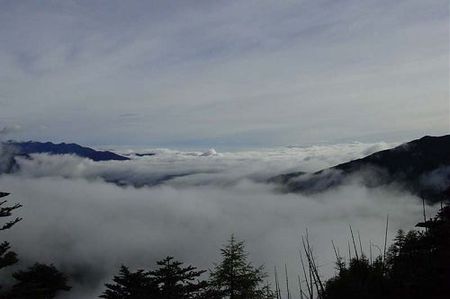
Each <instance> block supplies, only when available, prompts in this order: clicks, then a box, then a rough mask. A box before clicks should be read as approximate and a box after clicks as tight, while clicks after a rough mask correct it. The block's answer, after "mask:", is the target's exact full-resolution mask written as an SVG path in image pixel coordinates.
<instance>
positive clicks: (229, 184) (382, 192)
mask: <svg viewBox="0 0 450 299" xmlns="http://www.w3.org/2000/svg"><path fill="white" fill-rule="evenodd" d="M387 146H389V145H387V144H347V145H336V146H329V147H327V146H321V147H310V148H281V149H277V150H265V151H264V150H261V151H248V152H234V153H219V154H218V155H215V156H202V153H201V152H179V151H169V150H153V152H156V153H157V155H156V156H150V157H145V158H136V159H135V160H132V161H121V162H99V163H94V162H91V161H88V160H84V159H79V158H76V157H71V156H45V155H36V156H34V157H33V159H32V160H20V161H19V164H20V165H21V171H20V172H19V173H17V174H15V175H3V176H1V177H0V187H1V188H2V189H4V190H5V191H9V192H12V193H13V195H12V196H11V197H10V200H11V201H17V202H21V203H22V204H23V205H24V207H23V208H22V209H21V211H20V212H19V213H18V214H20V216H22V217H23V218H24V220H23V222H22V223H20V224H18V225H17V226H16V227H14V229H12V230H10V231H8V232H7V233H6V234H5V235H4V237H5V238H6V239H8V240H10V241H11V243H12V244H13V245H14V247H15V248H17V251H18V253H19V255H20V257H21V258H22V263H23V264H26V263H27V262H32V261H41V262H53V263H55V265H57V266H58V267H60V268H62V269H63V270H64V271H66V272H68V273H69V274H70V275H71V278H72V281H71V282H72V284H73V285H74V286H75V288H74V290H73V292H71V293H70V294H69V295H68V297H67V296H66V297H65V298H94V297H95V296H96V295H98V294H99V293H100V292H101V289H102V283H104V282H105V281H106V280H109V279H110V278H111V275H112V274H113V273H115V271H117V268H118V266H119V265H120V264H121V263H125V264H127V265H130V266H131V267H133V268H134V267H152V266H153V264H154V262H155V261H156V260H158V259H160V258H162V257H164V256H165V255H174V256H176V257H178V258H180V259H181V260H183V261H185V262H187V263H192V264H195V265H197V266H199V267H201V268H204V269H207V268H208V267H211V265H212V263H213V262H216V261H218V259H219V248H220V247H221V245H222V244H223V243H224V242H225V241H226V240H227V238H228V237H229V236H230V234H231V233H235V234H236V235H237V236H238V238H240V239H244V240H246V241H247V245H248V250H249V252H250V254H251V258H252V260H253V261H254V262H255V263H256V264H262V263H264V264H265V265H266V267H267V269H268V270H269V271H271V269H273V267H274V266H278V267H282V266H283V265H284V263H287V264H288V267H289V271H290V273H291V275H292V277H295V276H296V275H297V271H298V246H299V236H300V235H301V234H304V232H305V229H306V228H308V229H309V232H310V236H311V241H312V243H313V244H314V251H315V253H316V254H317V257H318V259H319V264H320V265H321V266H320V270H321V272H322V273H323V275H324V276H325V277H326V276H328V275H330V274H331V273H333V268H334V264H333V263H334V258H333V256H334V253H333V251H332V247H331V240H334V241H335V243H336V244H337V245H338V246H339V247H340V248H341V251H342V252H346V250H347V240H348V238H349V233H348V225H349V224H351V225H352V226H353V228H354V229H355V230H358V231H360V233H361V237H362V241H363V244H364V247H365V250H366V252H368V251H369V249H368V243H369V240H370V241H372V242H374V243H375V244H378V245H381V244H382V241H383V236H384V233H383V231H384V223H385V218H386V215H387V214H389V215H390V219H391V221H390V237H392V236H393V233H394V232H395V231H396V230H397V229H399V228H404V229H409V228H411V227H412V226H413V225H414V224H415V223H416V222H417V221H418V220H419V219H420V218H421V212H422V210H421V203H420V202H419V201H418V199H417V198H414V197H412V196H410V195H408V194H403V193H401V192H400V191H398V190H395V189H381V188H378V189H366V188H364V187H361V186H359V185H358V184H357V183H354V184H349V185H345V186H342V187H341V188H339V189H337V190H333V191H332V192H329V193H322V194H318V195H315V196H309V197H306V196H301V195H298V194H279V193H277V192H275V191H274V188H273V186H271V185H270V184H266V183H263V180H262V179H263V178H267V177H270V176H272V175H275V174H279V173H280V172H283V171H287V170H292V169H296V170H317V169H318V168H322V167H327V166H331V165H334V164H336V163H340V162H343V161H344V160H348V159H352V158H358V157H361V156H363V155H365V154H366V153H368V152H371V151H373V150H375V149H380V148H385V147H387ZM180 173H183V174H184V176H178V177H175V176H173V175H174V174H180ZM110 176H114V177H123V178H128V181H127V183H129V184H127V185H126V186H124V187H119V186H117V185H115V184H111V183H107V182H105V180H108V178H110ZM161 176H173V177H172V179H170V180H166V181H164V183H163V184H160V185H157V186H153V187H141V188H136V187H134V186H133V185H136V182H141V181H146V180H152V179H153V178H155V177H161ZM429 213H430V214H431V211H429ZM373 250H374V251H376V249H375V248H374V249H373Z"/></svg>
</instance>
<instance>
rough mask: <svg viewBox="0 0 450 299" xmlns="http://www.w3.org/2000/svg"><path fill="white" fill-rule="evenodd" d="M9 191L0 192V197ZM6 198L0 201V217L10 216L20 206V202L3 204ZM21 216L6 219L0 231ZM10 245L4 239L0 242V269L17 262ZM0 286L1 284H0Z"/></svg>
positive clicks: (8, 227) (19, 219)
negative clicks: (11, 204)
mask: <svg viewBox="0 0 450 299" xmlns="http://www.w3.org/2000/svg"><path fill="white" fill-rule="evenodd" d="M8 195H9V193H5V192H0V198H2V197H6V196H8ZM6 203H7V201H6V200H4V201H1V202H0V217H10V216H11V215H12V212H13V211H14V210H16V209H19V208H20V207H22V205H20V204H15V205H13V206H5V204H6ZM21 220H22V218H15V219H14V220H11V221H8V222H6V223H5V224H3V225H2V226H1V227H0V231H2V230H7V229H10V228H11V227H12V226H13V225H15V224H16V223H17V222H19V221H21ZM10 249H11V246H10V244H9V243H8V242H6V241H4V242H2V243H1V244H0V269H3V268H5V267H8V266H11V265H14V264H15V263H17V262H18V259H17V254H16V253H15V252H14V251H11V250H10ZM0 288H1V286H0Z"/></svg>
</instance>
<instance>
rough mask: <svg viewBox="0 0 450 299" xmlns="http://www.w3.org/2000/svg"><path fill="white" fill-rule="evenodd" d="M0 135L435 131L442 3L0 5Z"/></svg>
mask: <svg viewBox="0 0 450 299" xmlns="http://www.w3.org/2000/svg"><path fill="white" fill-rule="evenodd" d="M0 105H1V106H0V107H1V108H0V133H1V132H2V131H3V132H8V133H13V134H10V138H18V139H21V138H23V139H36V140H53V141H75V142H79V143H83V144H91V145H101V144H114V145H152V146H174V147H195V146H200V147H210V146H214V147H219V148H220V147H221V146H237V147H239V146H242V147H244V146H272V145H288V144H312V143H321V142H331V143H333V142H344V141H353V140H360V141H369V140H370V141H375V140H397V139H398V140H403V139H408V138H413V137H420V136H421V135H424V134H432V135H439V134H445V133H447V132H448V131H449V10H448V1H447V0H428V1H423V0H407V1H401V0H396V1H392V0H377V1H375V0H373V1H370V0H367V1H361V0H342V1H335V0H329V1H322V0H309V1H301V0H298V1H263V0H259V1H230V0H227V1H210V0H209V1H186V0H183V1H132V0H127V1H119V0H117V1H116V0H107V1H106V0H104V1H102V0H98V1H92V0H89V1H56V0H55V1H16V0H11V1H3V0H0Z"/></svg>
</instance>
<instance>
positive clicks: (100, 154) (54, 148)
mask: <svg viewBox="0 0 450 299" xmlns="http://www.w3.org/2000/svg"><path fill="white" fill-rule="evenodd" d="M6 145H7V146H8V147H9V148H13V150H14V153H15V155H30V154H38V153H39V154H40V153H46V154H50V155H63V154H69V155H76V156H79V157H82V158H88V159H91V160H93V161H110V160H117V161H123V160H129V158H127V157H123V156H120V155H117V154H115V153H113V152H109V151H97V150H94V149H92V148H89V147H84V146H81V145H78V144H75V143H59V144H55V143H52V142H45V143H44V142H34V141H27V142H12V141H10V142H7V143H6Z"/></svg>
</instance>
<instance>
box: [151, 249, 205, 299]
mask: <svg viewBox="0 0 450 299" xmlns="http://www.w3.org/2000/svg"><path fill="white" fill-rule="evenodd" d="M157 265H158V266H159V269H157V270H155V271H150V275H151V277H152V280H153V281H154V282H155V283H156V284H157V286H158V289H159V296H158V297H157V298H158V299H192V298H200V297H201V296H202V294H203V291H204V289H205V288H206V282H205V281H201V280H199V277H200V276H201V275H202V274H203V273H204V272H205V271H197V268H196V267H193V266H187V267H183V263H182V262H179V261H176V260H175V259H174V258H173V257H170V256H168V257H166V258H165V259H163V260H161V261H158V262H157Z"/></svg>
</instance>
